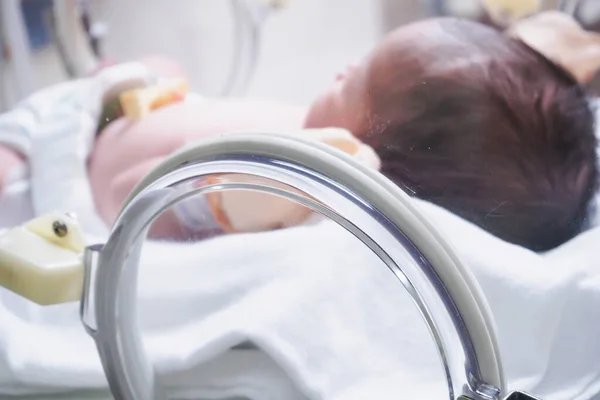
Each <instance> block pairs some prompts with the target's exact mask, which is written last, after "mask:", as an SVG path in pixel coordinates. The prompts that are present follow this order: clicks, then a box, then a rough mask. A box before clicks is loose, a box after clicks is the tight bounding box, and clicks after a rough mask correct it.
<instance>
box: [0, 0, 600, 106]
mask: <svg viewBox="0 0 600 400" xmlns="http://www.w3.org/2000/svg"><path fill="white" fill-rule="evenodd" d="M56 1H57V0H54V1H53V0H1V1H0V21H1V24H0V35H1V36H0V41H1V43H2V48H1V49H2V51H1V52H0V78H1V79H0V96H1V97H0V109H7V108H10V106H11V105H12V104H14V103H15V102H16V101H18V100H19V99H20V98H23V97H24V96H25V95H26V94H27V93H31V92H33V91H35V90H37V89H39V88H41V87H44V86H47V85H49V84H52V83H56V82H59V81H61V80H65V79H68V78H69V77H76V76H81V75H83V74H85V73H89V70H91V69H93V67H94V65H93V63H92V62H90V61H89V60H87V61H86V60H85V59H84V60H83V61H81V60H80V61H79V62H76V61H73V60H74V59H77V57H80V56H81V54H82V53H84V52H85V51H84V50H81V49H83V48H84V47H86V49H87V51H88V52H89V50H90V48H91V49H92V52H94V51H95V53H96V54H94V55H95V56H96V60H95V61H101V62H107V61H109V62H114V61H127V60H133V59H135V58H136V57H140V56H144V55H149V54H160V55H166V56H170V57H172V58H174V59H176V60H178V61H179V62H180V63H181V64H182V65H183V66H184V68H185V69H186V70H187V72H188V74H189V75H190V76H191V80H192V82H191V86H192V88H193V89H194V90H196V91H198V92H200V93H203V94H208V95H215V94H237V95H240V94H243V95H249V96H259V97H269V98H277V99H281V100H287V101H290V102H294V103H298V104H300V105H303V104H307V103H308V102H309V101H310V100H311V99H312V98H314V96H315V95H316V94H317V93H318V92H319V91H320V90H321V89H322V88H324V87H326V86H327V84H328V83H329V82H330V81H331V80H332V79H333V77H334V75H335V74H336V72H338V71H339V70H340V69H341V68H343V67H344V66H345V65H346V64H347V63H349V62H352V61H355V60H357V59H358V58H360V57H362V56H364V55H365V53H366V52H368V51H369V49H371V48H372V47H373V45H374V44H375V43H376V42H377V41H378V40H379V39H380V38H381V37H382V36H383V35H385V33H387V32H388V31H390V30H392V29H394V28H395V27H397V26H399V25H401V24H406V23H408V22H410V21H414V20H417V19H420V18H425V17H428V16H435V15H456V16H463V17H468V18H474V19H479V20H486V18H487V16H486V14H485V13H484V10H483V8H482V5H481V1H480V0H288V1H283V0H176V1H173V0H59V3H56ZM486 1H487V0H486ZM494 1H496V0H494ZM496 2H498V3H503V4H508V5H509V6H510V3H514V4H517V6H518V7H524V6H534V5H535V6H539V5H540V4H542V3H544V1H543V0H498V1H496ZM545 3H552V7H556V6H562V7H567V8H569V5H568V4H571V3H572V4H575V3H577V6H576V7H575V6H571V12H576V13H577V14H578V15H579V17H580V20H582V21H583V22H584V23H585V24H587V25H588V26H590V27H595V25H594V24H597V21H599V20H600V18H599V17H598V16H599V15H600V1H598V0H590V1H585V0H582V1H577V2H569V1H564V0H563V1H558V0H550V1H546V2H545ZM555 3H556V4H555ZM559 3H560V4H559ZM57 4H58V6H57ZM561 4H562V5H561ZM574 7H575V8H577V9H575V8H574ZM57 9H58V11H57ZM244 21H245V22H244ZM248 21H251V22H248ZM78 23H79V24H80V25H81V26H79V28H82V27H83V31H84V35H83V36H81V37H78V36H77V35H76V34H74V33H73V31H72V30H73V29H75V30H77V27H76V26H75V25H77V24H78ZM83 42H85V43H83ZM240 42H244V43H245V44H244V46H246V47H245V48H246V50H244V51H242V50H241V47H240V46H241V45H240ZM248 43H254V44H256V46H252V45H248ZM242 47H243V46H242ZM23 50H26V51H23ZM244 52H245V53H244ZM241 54H246V56H245V58H244V57H242V56H241ZM248 54H249V55H248ZM254 59H255V61H254ZM253 67H255V68H253Z"/></svg>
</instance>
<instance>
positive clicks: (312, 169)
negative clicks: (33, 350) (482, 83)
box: [95, 134, 505, 400]
mask: <svg viewBox="0 0 600 400" xmlns="http://www.w3.org/2000/svg"><path fill="white" fill-rule="evenodd" d="M223 174H225V175H227V176H228V177H232V176H238V175H242V176H244V177H245V178H246V179H244V180H243V182H242V181H240V182H235V180H234V179H231V178H228V180H227V181H228V182H229V183H227V184H208V183H206V182H207V181H209V182H210V181H211V180H207V179H205V178H206V177H219V176H222V175H223ZM251 177H255V178H258V179H257V180H256V182H252V181H249V180H248V179H247V178H251ZM199 178H202V179H199ZM191 179H198V182H199V185H192V186H190V185H189V182H190V180H191ZM202 182H204V183H202ZM269 182H272V183H277V186H275V185H274V184H269ZM190 187H195V189H190ZM240 188H242V189H254V190H262V191H268V192H271V193H275V194H278V195H281V196H285V197H288V198H290V199H293V200H294V201H297V202H300V203H302V204H304V205H306V206H309V207H311V208H312V209H314V210H316V211H317V212H319V213H322V214H324V215H325V216H327V217H329V218H331V219H333V220H334V221H336V222H337V223H338V224H340V225H341V226H343V227H344V228H345V229H346V230H348V231H349V232H351V233H352V234H353V235H354V236H356V237H357V238H358V239H360V240H361V241H362V242H363V243H364V244H365V245H366V246H368V247H369V248H370V249H371V250H372V251H373V252H374V253H375V254H376V255H377V256H378V257H379V258H380V259H381V260H383V261H384V262H385V264H386V265H387V266H388V267H389V269H390V270H391V271H392V272H393V273H394V275H395V276H396V277H397V278H398V279H399V281H400V282H401V283H402V284H403V285H404V287H405V288H406V289H407V290H408V292H409V293H410V295H411V296H412V298H413V300H414V303H415V304H416V305H417V307H418V308H419V310H420V312H421V314H422V316H423V317H424V319H425V321H426V323H427V325H428V327H429V329H430V331H431V333H432V336H433V338H434V340H435V342H436V344H437V347H438V349H439V354H440V357H441V360H442V363H443V366H444V370H445V373H446V378H447V382H448V391H449V397H450V399H452V400H455V399H458V398H460V396H466V397H467V398H469V399H473V400H491V399H499V398H500V397H501V395H502V394H503V392H504V388H505V387H504V378H503V373H502V366H501V362H500V356H499V352H498V345H497V341H496V337H495V333H494V329H493V326H494V325H493V321H492V318H491V315H490V313H489V310H488V308H487V303H486V302H485V299H484V298H483V295H482V294H481V292H480V290H479V287H478V286H477V285H476V283H475V281H474V279H473V278H472V276H471V275H470V274H469V272H468V270H466V269H465V268H464V266H463V265H462V264H461V263H460V260H459V259H458V258H457V257H456V256H455V255H454V252H453V251H452V249H451V248H450V247H449V246H448V245H447V244H446V243H445V241H444V239H443V238H442V237H441V236H440V235H439V234H437V232H436V231H435V229H433V227H432V226H431V225H429V224H428V222H427V221H426V220H424V219H423V218H422V217H421V215H420V213H419V212H418V210H417V209H416V208H415V207H414V205H413V204H412V203H411V201H410V199H409V198H408V196H407V195H406V194H405V193H403V192H402V191H401V190H400V189H399V188H398V187H396V186H395V185H393V184H392V183H391V182H390V181H388V180H387V179H385V178H384V177H383V176H382V175H380V174H379V173H377V172H376V171H372V170H370V169H368V168H365V167H363V166H361V165H360V164H358V163H357V162H356V161H355V160H354V159H352V158H351V157H349V156H346V155H345V154H343V153H342V152H340V151H338V150H335V149H333V148H331V147H330V146H326V145H321V144H316V143H309V142H306V141H304V140H300V139H291V138H289V137H279V136H273V135H250V134H245V135H233V136H224V137H219V138H215V139H209V140H204V141H202V142H201V143H199V144H197V145H196V146H194V147H191V148H188V149H185V150H183V151H181V152H179V153H177V154H175V155H173V156H172V157H171V158H170V159H168V160H167V161H166V162H164V163H163V164H162V165H161V166H159V167H158V168H157V169H156V170H154V171H153V172H152V173H150V175H149V176H148V177H147V178H146V179H145V180H144V181H143V182H142V183H141V184H140V185H139V186H138V188H136V189H135V190H134V192H133V194H132V197H131V198H130V201H129V202H128V203H127V205H126V206H125V208H124V210H123V211H122V213H121V215H120V217H119V219H118V220H117V222H116V225H115V227H114V229H113V231H112V234H111V236H110V238H109V240H108V241H107V243H106V245H105V246H104V248H103V249H102V251H101V254H100V258H99V263H98V268H97V277H96V288H95V290H96V304H95V306H96V317H97V330H96V332H95V340H96V342H97V345H98V349H99V352H100V356H101V359H102V361H103V364H104V365H105V372H106V374H107V378H108V381H109V383H110V386H111V389H112V390H113V393H114V394H115V396H116V397H117V398H118V399H136V400H138V399H161V398H163V397H161V396H162V394H161V393H160V388H159V387H158V386H157V385H156V384H155V380H154V373H153V370H152V368H151V366H150V365H149V362H148V359H147V357H146V354H145V352H144V351H143V347H142V344H141V338H140V336H139V332H138V330H137V327H138V325H137V320H136V316H137V313H136V306H135V301H136V296H135V295H136V282H137V271H138V261H139V257H140V250H141V246H142V243H143V239H144V237H145V233H146V231H147V229H148V226H149V224H151V222H152V220H153V219H154V218H156V217H157V216H158V215H159V214H160V213H162V211H164V210H165V209H166V208H168V207H169V206H171V205H172V204H174V203H175V202H178V201H181V200H182V199H184V198H187V197H189V196H191V195H194V194H197V193H206V192H208V191H211V190H230V189H240ZM125 282H126V283H125Z"/></svg>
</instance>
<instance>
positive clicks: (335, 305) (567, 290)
mask: <svg viewBox="0 0 600 400" xmlns="http://www.w3.org/2000/svg"><path fill="white" fill-rule="evenodd" d="M70 116H71V117H72V118H77V117H78V114H75V113H71V114H70ZM61 118H62V119H61V121H63V122H64V121H66V122H69V121H67V118H66V117H65V116H64V115H63V116H62V117H61ZM41 125H43V126H44V127H46V126H47V124H41ZM53 126H55V125H53ZM55 127H56V126H55ZM66 142H67V141H65V145H66ZM69 143H70V142H69ZM42 148H46V147H43V146H42ZM61 148H66V147H65V146H62V147H61ZM65 151H66V150H65ZM50 155H51V156H53V157H56V156H57V154H56V153H52V154H50ZM40 160H46V161H48V160H49V158H48V157H46V158H40ZM79 164H82V165H84V164H83V163H78V164H77V165H79ZM73 165H75V164H73ZM32 171H33V175H34V176H35V177H36V179H34V180H33V185H34V186H35V185H36V184H37V185H41V184H43V183H52V182H54V181H53V180H52V179H49V178H47V174H49V173H51V172H52V171H51V170H50V169H49V168H47V167H46V166H44V165H38V164H35V163H34V164H33V165H32ZM69 171H71V172H73V170H69ZM75 172H77V171H75ZM79 172H81V171H79ZM50 175H51V174H50ZM80 175H81V174H80ZM82 176H83V175H82ZM65 182H67V181H65ZM68 182H70V183H69V185H70V186H69V187H66V188H65V189H64V190H56V191H55V192H54V193H78V194H80V195H81V196H82V197H83V198H84V197H86V193H88V192H89V187H87V182H85V180H84V179H78V180H76V179H74V180H71V181H68ZM63 186H64V185H63ZM13 189H14V192H11V193H13V194H14V196H13V197H12V200H10V199H9V197H5V198H4V200H3V201H9V200H10V201H12V203H10V204H9V203H2V201H0V207H4V206H7V207H8V205H10V206H11V208H10V209H11V214H10V215H9V217H11V218H12V217H13V216H14V215H17V214H20V215H21V217H22V216H23V215H29V214H28V213H32V212H33V210H32V208H36V209H39V208H40V204H41V203H40V201H39V200H40V198H41V195H42V194H43V193H44V191H42V190H41V189H38V190H37V192H38V193H40V195H38V197H37V198H38V201H37V202H34V203H35V204H33V205H32V204H26V203H24V202H20V201H19V200H18V199H19V198H23V196H25V197H28V196H27V195H26V193H27V191H28V190H29V188H27V187H21V186H18V185H17V186H13V187H12V189H11V190H13ZM34 189H35V188H34ZM34 191H35V190H34ZM88 197H89V196H88ZM44 200H47V199H45V198H44ZM53 200H55V201H59V200H61V199H59V198H57V197H55V198H54V199H53ZM62 200H65V204H64V205H65V207H66V208H68V209H69V210H70V211H73V207H75V206H77V207H79V208H75V211H79V214H80V216H83V217H85V218H84V219H85V220H84V221H83V222H84V225H86V230H87V231H88V232H96V231H100V230H101V229H99V228H98V227H97V226H95V225H94V221H93V219H94V218H93V217H94V215H93V214H92V213H89V212H87V211H89V210H90V209H93V205H90V204H89V202H88V203H86V202H85V201H83V202H82V201H80V200H81V198H79V197H77V196H66V198H63V199H62ZM421 204H422V205H423V208H424V210H425V211H426V212H427V214H428V215H429V216H430V217H431V218H432V219H433V220H434V222H435V224H436V225H437V226H438V227H439V228H440V229H441V230H442V231H444V232H445V233H446V234H447V237H448V238H449V240H452V241H453V244H454V245H455V247H456V248H457V250H458V252H459V255H460V256H461V257H462V258H463V259H464V261H465V262H466V263H467V264H468V266H469V267H470V268H472V270H473V271H474V273H475V275H476V277H477V279H478V280H479V282H480V284H481V286H482V287H483V290H484V293H485V294H486V296H487V297H488V300H489V302H490V306H491V309H492V311H493V314H494V317H495V319H496V322H497V327H498V330H499V336H500V345H501V351H502V355H503V361H504V366H505V368H506V372H507V374H508V381H509V385H510V388H511V389H526V390H529V391H531V392H533V393H534V394H537V395H539V396H541V397H542V398H544V399H546V400H563V399H564V400H567V399H568V400H584V399H585V400H588V399H592V398H593V396H595V395H597V394H598V393H600V357H599V355H600V339H599V338H600V307H599V304H600V259H599V258H598V256H597V250H596V245H597V243H599V242H600V228H596V229H594V230H591V231H589V232H587V233H585V234H582V235H580V236H579V237H578V238H576V239H575V240H573V241H571V242H570V243H568V244H566V245H564V246H563V247H561V248H559V249H557V250H555V251H553V252H551V253H548V254H546V255H536V254H534V253H531V252H529V251H526V250H524V249H522V248H519V247H516V246H512V245H508V244H506V243H504V242H502V241H500V240H498V239H495V238H493V237H492V236H490V235H488V234H486V233H484V232H482V231H481V230H479V229H477V228H475V227H473V226H472V225H470V224H468V223H466V222H464V221H462V220H460V219H459V218H457V217H455V216H453V215H451V214H449V213H447V212H445V211H443V210H442V209H440V208H437V207H434V206H431V205H428V204H425V203H421ZM55 205H56V203H53V206H55ZM15 207H16V208H15ZM2 209H3V210H4V209H6V208H2ZM15 210H17V211H19V210H20V211H19V212H17V211H15ZM13 211H15V212H14V213H13ZM21 211H22V212H21ZM6 215H8V214H6ZM13 223H15V221H12V222H11V221H8V222H7V221H3V220H2V218H1V216H0V227H1V225H2V224H8V225H12V224H13ZM96 225H97V224H96ZM95 227H96V228H98V229H94V228H95ZM140 285H141V287H140V289H141V293H140V301H141V303H140V307H141V312H142V315H143V318H142V321H143V323H144V327H145V334H146V338H147V348H148V351H149V352H150V353H151V354H152V357H153V359H154V360H155V362H156V365H157V368H158V369H159V370H160V371H161V375H162V376H163V377H164V380H165V382H166V383H167V384H170V385H171V386H176V387H177V388H178V392H179V394H180V395H182V396H183V395H185V394H187V395H188V396H192V395H194V394H195V395H197V396H199V397H202V398H207V399H210V398H215V399H217V398H224V397H225V398H226V397H235V396H246V397H249V398H251V399H261V400H262V399H286V400H288V399H291V400H295V399H304V398H309V399H326V400H341V399H344V400H346V399H350V400H352V399H378V400H385V399H397V398H398V397H399V396H401V395H402V394H403V393H405V394H406V397H407V398H408V397H409V396H412V397H416V398H418V396H421V397H422V398H426V399H434V398H437V396H441V397H440V398H445V396H446V395H445V390H444V389H445V386H444V382H443V379H442V372H441V369H440V366H439V365H438V363H437V358H436V357H437V356H436V353H435V349H434V347H433V343H432V342H431V340H430V338H429V335H428V333H427V331H426V329H425V327H424V325H423V323H422V322H421V320H420V317H419V316H418V314H417V312H416V310H414V307H413V306H412V304H411V302H410V300H409V298H408V296H407V294H406V293H404V291H403V289H402V288H401V287H400V285H399V283H398V282H397V281H396V280H395V279H394V278H393V277H392V275H391V273H389V272H388V271H387V270H386V269H385V268H384V267H383V266H382V265H381V264H380V262H379V261H378V260H376V259H375V257H374V255H373V254H371V253H370V252H368V251H367V250H366V249H365V248H364V247H362V246H357V245H356V240H355V239H354V238H351V237H350V236H349V234H347V233H346V232H344V231H342V230H341V228H338V227H337V226H334V225H332V223H330V222H324V223H322V224H319V225H317V226H312V227H301V228H296V229H290V230H286V231H280V232H273V233H266V234H257V235H245V236H232V237H226V238H221V239H218V240H214V241H209V242H205V243H201V244H194V245H190V244H160V243H153V244H149V245H148V246H147V247H146V248H145V254H144V259H143V272H142V274H141V283H140ZM248 341H251V342H253V343H254V344H255V345H256V346H258V347H259V348H260V349H261V350H260V351H257V350H233V351H231V350H229V349H230V348H231V347H232V346H235V345H237V344H240V343H245V342H248ZM82 389H83V390H86V391H88V392H86V393H87V394H89V395H90V396H92V395H93V396H95V397H96V398H102V397H106V396H108V393H107V391H106V381H105V378H104V374H103V371H102V368H101V365H100V361H99V358H98V355H97V353H96V349H95V347H94V344H93V342H92V340H91V339H90V338H89V337H88V336H87V335H86V333H85V332H84V330H83V328H82V327H81V325H80V322H79V318H78V305H77V304H68V305H62V306H56V307H45V308H44V307H38V306H36V305H33V304H30V303H28V302H26V301H25V300H23V299H21V298H19V297H18V296H16V295H14V294H12V293H9V292H7V291H5V290H1V289H0V398H6V397H7V395H9V394H30V395H32V396H33V397H34V398H35V399H38V400H39V399H42V398H45V397H44V396H42V394H49V393H52V392H58V393H61V395H60V398H65V397H67V394H66V393H67V392H70V391H72V390H82ZM89 390H92V391H91V392H89ZM98 390H99V391H98ZM69 396H70V398H73V399H81V398H82V397H83V395H82V394H81V392H76V393H71V394H70V395H69Z"/></svg>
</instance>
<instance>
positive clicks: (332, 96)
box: [304, 60, 368, 134]
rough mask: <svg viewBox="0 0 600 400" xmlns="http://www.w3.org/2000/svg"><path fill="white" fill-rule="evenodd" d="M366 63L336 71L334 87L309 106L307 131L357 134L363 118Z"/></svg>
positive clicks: (306, 121)
mask: <svg viewBox="0 0 600 400" xmlns="http://www.w3.org/2000/svg"><path fill="white" fill-rule="evenodd" d="M367 63H368V60H364V61H363V62H360V63H358V64H352V65H349V66H347V67H346V69H345V70H343V71H341V72H339V73H338V74H337V75H336V77H335V80H334V82H333V84H332V85H331V86H330V87H329V88H328V89H327V90H326V91H325V92H323V93H322V94H321V95H320V96H319V97H318V98H317V99H316V100H315V101H314V102H313V104H312V105H311V107H310V108H309V111H308V114H307V116H306V120H305V122H304V125H305V127H306V128H309V129H310V128H328V127H338V128H344V129H347V130H349V131H350V132H352V133H355V134H356V132H358V131H359V130H360V127H361V126H362V125H363V120H364V116H365V107H366V102H365V100H366V98H365V82H366V79H365V74H366V70H367Z"/></svg>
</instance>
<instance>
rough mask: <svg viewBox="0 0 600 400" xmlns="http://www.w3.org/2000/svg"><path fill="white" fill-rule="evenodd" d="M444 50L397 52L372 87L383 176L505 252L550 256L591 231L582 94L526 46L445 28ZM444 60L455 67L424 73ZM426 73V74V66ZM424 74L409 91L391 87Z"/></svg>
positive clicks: (588, 128) (590, 120)
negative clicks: (517, 249) (510, 247)
mask: <svg viewBox="0 0 600 400" xmlns="http://www.w3.org/2000/svg"><path fill="white" fill-rule="evenodd" d="M440 26H441V27H442V28H443V29H444V30H445V31H447V34H448V35H451V40H449V44H447V45H445V46H443V47H441V46H440V48H438V49H436V48H434V47H432V48H429V49H425V50H424V51H426V54H425V56H424V57H425V60H426V61H425V63H424V61H423V57H421V58H418V57H414V56H410V55H409V56H406V55H402V54H405V53H406V52H398V54H396V56H397V57H400V58H402V59H398V60H394V61H392V63H391V64H390V65H392V66H393V69H394V71H392V72H391V73H390V74H388V75H389V76H387V77H384V76H383V75H384V74H379V75H378V76H371V77H370V78H368V79H369V82H368V83H367V85H368V91H369V96H368V97H369V100H368V101H369V108H370V113H371V114H372V115H371V118H370V121H371V122H370V127H369V129H370V132H369V134H367V135H366V137H367V140H366V141H367V142H368V141H369V140H371V143H369V144H371V145H372V146H373V147H374V148H375V150H376V151H377V153H378V154H379V156H380V157H381V161H382V173H383V174H384V175H386V176H387V177H388V178H390V179H391V180H393V181H394V182H395V183H396V184H398V185H399V186H400V187H402V188H404V189H405V190H406V191H407V192H409V193H410V194H413V195H414V196H416V197H418V198H421V199H424V200H427V201H430V202H432V203H435V204H438V205H440V206H442V207H444V208H446V209H448V210H450V211H451V212H453V213H455V214H457V215H459V216H461V217H463V218H465V219H467V220H469V221H471V222H473V223H475V224H476V225H478V226H480V227H482V228H483V229H485V230H487V231H488V232H490V233H492V234H494V235H496V236H497V237H499V238H501V239H504V240H506V241H508V242H511V243H515V244H518V245H521V246H524V247H527V248H529V249H531V250H534V251H545V250H549V249H552V248H554V247H556V246H558V245H560V244H562V243H564V242H566V241H568V240H569V239H571V238H572V237H574V236H575V235H577V234H578V233H579V232H580V231H581V230H582V228H583V227H584V225H585V221H586V218H587V215H588V211H589V205H590V202H591V199H592V197H593V195H594V192H595V190H596V185H597V175H598V172H597V166H596V165H597V164H596V161H597V160H596V158H597V156H596V138H595V134H594V128H595V123H594V115H593V112H592V110H591V108H590V105H589V103H588V99H587V98H586V93H585V92H584V90H583V89H582V88H581V87H580V86H579V85H578V84H577V83H576V82H575V81H574V80H573V79H572V78H571V77H570V76H569V75H568V74H567V73H566V72H564V71H563V70H562V69H560V68H559V67H557V66H555V65H554V64H552V63H551V62H549V61H548V60H547V59H545V58H544V57H542V56H541V55H539V54H538V53H536V52H534V51H533V50H531V49H530V48H528V47H527V46H525V45H524V44H522V43H521V42H518V41H516V40H512V39H509V38H507V37H505V36H504V35H502V33H501V32H498V31H497V30H495V29H492V28H489V27H486V26H484V25H481V24H478V23H474V22H469V21H463V20H457V19H445V20H443V21H441V22H440ZM438 59H439V60H440V61H439V62H441V63H446V64H445V65H454V64H455V65H456V67H451V68H429V64H427V63H429V62H431V63H434V62H436V61H435V60H438ZM425 64H427V66H426V65H425ZM405 68H412V70H413V71H414V70H415V68H418V69H419V70H420V71H422V75H421V79H420V80H418V81H415V82H414V83H411V84H410V85H409V86H408V87H404V88H402V90H400V89H398V90H395V89H394V82H395V81H394V76H396V77H398V74H401V73H402V71H403V70H404V69H405Z"/></svg>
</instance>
